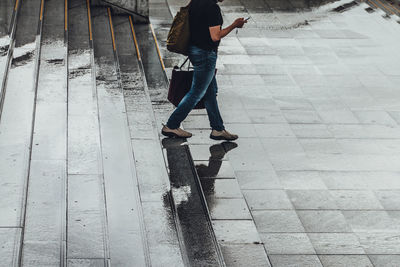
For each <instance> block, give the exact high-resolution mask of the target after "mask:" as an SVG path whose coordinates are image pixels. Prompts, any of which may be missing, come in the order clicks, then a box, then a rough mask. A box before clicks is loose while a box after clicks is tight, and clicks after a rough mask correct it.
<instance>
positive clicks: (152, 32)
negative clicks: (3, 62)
mask: <svg viewBox="0 0 400 267" xmlns="http://www.w3.org/2000/svg"><path fill="white" fill-rule="evenodd" d="M149 26H150V30H151V34H152V35H153V39H154V43H155V46H156V49H157V54H158V59H159V60H160V64H161V67H162V69H163V70H164V71H165V65H164V60H163V59H162V56H161V51H160V47H159V45H158V41H157V37H156V33H155V32H154V29H153V25H151V23H150V24H149Z"/></svg>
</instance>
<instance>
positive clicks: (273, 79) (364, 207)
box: [150, 0, 400, 266]
mask: <svg viewBox="0 0 400 267" xmlns="http://www.w3.org/2000/svg"><path fill="white" fill-rule="evenodd" d="M167 2H168V4H169V8H170V11H171V13H172V14H175V13H176V12H177V10H178V9H179V7H180V6H182V5H183V4H182V3H181V1H175V0H169V1H167ZM366 2H367V3H364V2H352V1H228V0H226V1H224V3H222V4H221V9H222V11H223V15H224V20H225V24H226V25H228V24H229V23H230V22H232V21H233V20H234V19H235V18H236V17H240V16H241V17H249V16H250V17H251V20H250V21H249V23H248V24H246V27H245V28H244V29H241V30H239V31H238V33H237V34H236V33H235V32H233V33H232V34H231V35H229V36H228V37H226V38H224V39H223V40H222V42H221V47H220V49H219V61H218V63H217V68H218V75H217V80H218V83H219V102H220V107H221V112H222V116H223V118H224V120H225V123H226V127H227V128H228V129H229V130H231V131H232V132H235V133H238V134H239V136H240V138H239V140H238V141H237V142H235V145H232V147H231V148H230V149H228V150H230V151H229V152H227V153H226V154H225V153H222V154H221V151H223V147H224V146H222V148H221V145H219V144H218V143H215V142H214V141H211V140H209V139H208V134H209V124H208V119H207V116H206V114H205V113H204V112H202V111H195V112H193V113H192V114H191V115H190V116H189V118H188V119H187V120H186V121H185V122H184V124H183V125H184V127H185V129H186V130H189V131H191V132H193V133H194V137H193V138H191V139H190V140H189V147H190V150H191V152H192V155H193V159H194V162H195V164H196V167H197V171H198V174H199V176H200V178H201V180H202V185H203V190H204V192H205V194H206V197H207V202H208V205H209V209H210V214H211V216H212V219H213V224H214V230H215V233H216V236H217V238H218V240H219V243H220V245H221V247H222V251H223V254H224V258H225V262H226V264H227V266H270V265H272V266H397V265H398V264H399V262H400V261H399V259H400V258H399V256H398V254H399V253H400V247H399V246H398V244H399V240H400V239H399V236H400V232H399V228H398V227H397V225H398V218H399V216H398V207H399V206H400V205H399V204H400V202H399V201H398V200H399V197H398V196H399V192H400V191H399V189H400V183H399V181H400V179H399V178H400V176H399V174H400V173H399V172H398V171H399V168H398V160H399V155H398V149H397V148H398V147H397V145H396V144H397V140H398V139H399V137H400V135H399V134H400V131H399V130H400V128H399V122H400V121H399V118H398V112H399V111H398V110H399V107H400V106H399V102H398V99H399V90H398V82H399V81H400V80H399V77H400V76H399V75H400V72H399V71H398V70H399V69H400V68H399V65H398V62H399V58H400V54H399V51H398V43H399V41H400V39H399V38H400V37H399V36H400V34H399V33H400V27H399V26H400V25H399V24H398V23H397V21H399V17H398V16H397V15H395V14H396V13H395V12H394V10H396V8H398V5H396V4H395V3H394V4H393V5H392V4H391V3H389V2H386V1H383V2H381V1H379V2H380V3H378V2H375V1H366ZM375 4H376V5H377V6H378V7H379V5H380V8H379V9H377V8H376V6H375ZM390 9H392V10H393V12H390V11H388V10H390ZM150 14H151V16H152V22H153V24H154V25H155V28H156V32H157V33H158V37H159V40H161V46H162V47H163V49H162V54H163V58H164V62H165V65H166V68H167V72H168V73H170V71H171V68H172V67H173V66H174V65H175V64H178V63H179V62H182V60H183V58H182V57H179V56H176V55H174V54H172V53H169V52H168V51H166V49H165V43H164V42H162V41H163V40H165V39H166V34H167V33H168V25H169V23H170V21H171V16H168V14H166V12H165V4H164V3H163V2H162V1H159V2H158V1H153V2H152V6H151V9H150ZM397 14H398V13H397ZM168 17H169V18H168ZM169 75H170V74H169ZM236 146H237V147H236ZM213 151H214V152H213ZM215 151H218V152H215ZM225 151H226V148H225ZM213 154H217V155H218V154H219V156H218V157H219V158H215V156H213ZM389 203H390V204H393V205H390V206H388V204H389Z"/></svg>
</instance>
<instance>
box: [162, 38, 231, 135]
mask: <svg viewBox="0 0 400 267" xmlns="http://www.w3.org/2000/svg"><path fill="white" fill-rule="evenodd" d="M189 59H190V62H192V64H193V67H194V74H193V81H192V87H191V88H190V91H189V92H188V93H187V94H186V96H185V97H184V98H183V99H182V101H181V102H180V103H179V105H178V106H177V107H176V109H175V111H174V112H173V113H172V114H171V116H170V117H169V120H168V122H167V127H168V128H170V129H176V128H179V126H180V125H181V122H182V121H183V120H184V119H185V118H186V117H187V115H188V114H189V112H190V111H191V110H192V109H193V108H194V107H195V106H196V104H197V103H198V102H199V101H200V100H201V99H202V98H203V97H204V105H205V107H206V110H207V114H208V119H209V121H210V126H211V128H212V129H213V130H217V131H222V130H224V129H225V127H224V122H223V121H222V117H221V114H220V112H219V108H218V103H217V92H218V86H217V81H216V79H215V65H216V63H217V52H215V51H207V50H203V49H200V48H198V47H196V46H193V45H192V46H190V47H189Z"/></svg>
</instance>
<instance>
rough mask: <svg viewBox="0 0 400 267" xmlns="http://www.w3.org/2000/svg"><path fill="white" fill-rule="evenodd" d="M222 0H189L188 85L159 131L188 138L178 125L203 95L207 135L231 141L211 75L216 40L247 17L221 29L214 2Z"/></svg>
mask: <svg viewBox="0 0 400 267" xmlns="http://www.w3.org/2000/svg"><path fill="white" fill-rule="evenodd" d="M222 1H223V0H192V2H191V3H190V8H189V22H190V33H191V34H190V45H189V59H190V61H191V62H192V64H193V67H194V74H193V81H192V87H191V89H190V91H189V92H188V93H187V94H186V96H185V97H184V98H183V99H182V101H181V102H180V103H179V105H178V107H177V108H176V109H175V111H174V112H173V113H172V114H171V116H170V117H169V119H168V122H167V124H166V125H164V127H163V128H162V134H163V135H165V136H169V137H180V138H189V137H191V136H192V134H191V133H189V132H187V131H184V130H183V129H181V128H179V127H180V125H181V123H182V121H183V120H184V119H185V118H186V117H187V115H188V114H189V112H190V111H191V110H192V109H193V108H194V107H195V106H196V104H197V103H198V102H199V101H200V100H201V99H202V98H203V97H204V105H205V107H206V110H207V114H208V119H209V121H210V126H211V129H212V131H211V134H210V138H211V139H214V140H227V141H232V140H236V139H237V138H238V136H237V135H235V134H231V133H229V132H228V131H227V130H225V127H224V123H223V120H222V117H221V114H220V111H219V108H218V102H217V92H218V86H217V81H216V79H215V65H216V62H217V54H218V46H219V43H220V40H221V39H222V38H223V37H225V36H226V35H228V34H229V33H230V32H231V31H232V30H234V29H235V28H242V27H243V25H244V23H246V22H247V21H246V20H245V19H243V18H238V19H236V20H235V21H234V22H233V23H232V24H231V25H230V26H228V27H226V28H225V29H222V24H223V19H222V15H221V9H220V7H219V6H218V4H217V2H222Z"/></svg>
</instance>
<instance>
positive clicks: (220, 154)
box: [196, 142, 238, 178]
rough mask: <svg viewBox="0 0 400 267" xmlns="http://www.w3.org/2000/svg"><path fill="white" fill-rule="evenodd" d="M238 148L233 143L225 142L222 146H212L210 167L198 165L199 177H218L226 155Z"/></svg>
mask: <svg viewBox="0 0 400 267" xmlns="http://www.w3.org/2000/svg"><path fill="white" fill-rule="evenodd" d="M237 146H238V145H237V144H236V143H233V142H223V143H221V144H217V145H212V146H211V147H210V158H209V160H208V165H205V164H198V165H196V170H197V174H198V175H199V177H200V178H203V177H207V178H213V177H216V176H217V175H218V172H219V170H220V169H221V165H222V159H223V158H224V157H225V154H226V153H228V152H229V151H230V150H232V149H234V148H236V147H237Z"/></svg>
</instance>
